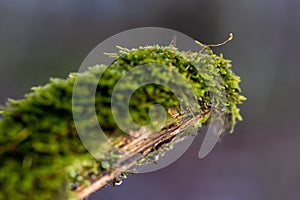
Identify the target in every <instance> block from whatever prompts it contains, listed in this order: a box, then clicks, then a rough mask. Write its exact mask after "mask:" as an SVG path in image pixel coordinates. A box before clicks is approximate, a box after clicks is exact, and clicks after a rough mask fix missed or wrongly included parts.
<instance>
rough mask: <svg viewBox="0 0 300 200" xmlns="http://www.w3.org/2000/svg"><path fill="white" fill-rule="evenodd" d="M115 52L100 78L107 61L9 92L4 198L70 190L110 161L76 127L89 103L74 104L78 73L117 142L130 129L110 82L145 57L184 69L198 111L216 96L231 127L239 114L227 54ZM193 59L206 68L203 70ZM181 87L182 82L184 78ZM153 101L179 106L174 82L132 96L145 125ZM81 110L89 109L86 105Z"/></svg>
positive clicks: (2, 151)
mask: <svg viewBox="0 0 300 200" xmlns="http://www.w3.org/2000/svg"><path fill="white" fill-rule="evenodd" d="M111 56H113V57H115V59H116V60H115V62H114V63H112V64H111V65H110V66H109V67H108V68H107V70H106V71H105V72H104V73H103V75H102V78H101V80H100V81H99V80H98V79H97V78H96V77H97V75H98V74H99V73H101V72H103V68H104V67H105V66H103V65H98V66H94V67H90V68H89V70H88V71H86V72H85V73H81V74H78V73H72V74H70V75H69V77H68V78H67V79H65V80H63V79H50V82H49V83H48V84H47V85H45V86H41V87H35V88H33V92H32V93H30V94H27V95H25V98H24V99H22V100H9V101H8V102H7V104H6V106H5V107H2V111H1V115H2V116H3V119H1V120H0V172H1V173H0V191H1V192H0V199H11V198H13V199H20V200H21V199H33V200H34V199H66V198H71V196H72V195H71V192H70V191H71V190H72V188H73V189H74V188H76V187H77V186H80V185H82V184H89V183H90V182H91V181H93V179H95V177H97V176H99V174H101V171H102V170H103V169H104V168H105V167H106V166H105V165H104V164H105V163H100V162H99V161H97V160H96V159H94V158H93V157H92V156H91V155H90V154H89V153H88V152H87V150H86V149H85V147H84V146H83V145H82V143H81V141H80V139H79V137H78V135H77V133H76V130H75V125H74V121H73V115H72V109H78V110H80V109H84V108H80V107H78V108H76V107H75V108H72V92H73V86H74V82H75V79H77V80H80V84H81V87H80V90H81V91H80V92H81V94H82V96H81V98H82V99H81V100H82V102H85V103H86V104H89V103H90V102H91V100H90V94H89V90H88V88H89V85H90V84H95V83H96V84H98V87H97V91H96V94H95V104H96V105H95V108H96V112H97V117H98V121H99V123H100V124H101V127H102V129H103V130H104V131H105V133H106V134H107V135H109V136H110V137H112V138H113V141H115V142H116V143H117V142H118V141H120V138H122V137H127V136H125V134H124V133H123V132H122V131H121V130H120V129H119V128H118V126H117V125H116V123H115V122H114V119H113V117H112V111H111V106H110V101H111V95H112V92H113V88H114V86H115V84H116V83H117V81H118V80H119V79H120V78H121V77H122V76H123V75H124V74H125V73H126V72H128V71H130V70H132V69H133V68H135V67H136V66H139V65H143V64H151V63H157V64H161V65H164V66H169V69H170V73H172V71H176V72H179V73H180V74H182V75H183V76H184V77H185V79H186V80H187V81H188V82H189V83H190V85H191V86H192V88H193V92H194V94H195V95H196V98H197V101H198V103H199V105H200V106H199V111H198V112H201V111H202V110H206V109H210V107H211V105H212V104H214V105H216V106H225V108H226V113H227V114H228V124H229V126H230V127H231V129H232V128H233V127H234V125H235V123H236V119H238V120H241V119H242V118H241V116H240V114H239V109H238V108H237V107H236V105H237V104H240V103H242V101H243V100H244V99H245V98H244V97H243V96H241V95H240V88H239V86H238V83H239V82H240V79H239V77H238V76H236V75H234V74H233V72H232V71H231V64H230V61H229V60H226V59H224V58H223V56H222V55H220V56H218V55H215V54H213V53H212V52H208V54H199V53H197V52H180V51H178V49H176V48H175V47H172V46H169V47H160V46H147V47H140V48H138V49H131V50H129V49H125V48H120V51H119V54H111ZM195 64H197V65H199V66H200V67H201V68H202V69H203V70H202V71H201V73H199V72H198V71H197V69H196V68H195ZM149 74H152V75H155V76H157V77H159V79H161V80H165V81H168V80H167V79H168V74H166V72H165V71H161V70H160V69H159V68H157V70H153V71H149ZM220 75H221V78H222V80H223V83H220V84H216V83H215V81H214V79H215V78H216V77H217V76H220ZM136 78H137V79H138V78H139V77H136ZM131 87H132V86H131V85H130V84H129V85H124V86H123V89H124V90H126V89H130V88H131ZM176 87H178V88H181V87H185V86H182V85H180V82H179V83H178V85H177V86H176ZM209 88H213V90H211V89H209ZM210 90H211V91H210ZM222 90H224V91H225V96H226V102H218V98H216V99H213V98H212V97H211V95H210V94H211V92H213V93H215V94H218V93H220V91H222ZM120 100H122V96H121V97H120ZM154 103H159V104H161V105H163V106H164V107H165V108H173V109H174V108H176V109H177V108H178V107H179V103H178V101H177V98H176V96H175V95H174V93H173V92H172V91H171V90H170V89H168V88H166V87H164V86H160V85H156V84H149V85H146V86H143V87H141V88H139V89H138V90H137V91H136V92H135V93H134V94H133V96H132V98H131V99H130V114H131V116H132V118H133V120H134V121H135V122H137V123H138V124H140V125H145V124H147V123H149V116H148V111H149V109H150V107H151V106H152V105H153V104H154ZM220 104H222V105H220ZM81 112H84V113H86V114H89V113H91V111H90V110H88V109H86V110H81ZM183 114H184V113H183ZM168 119H171V117H169V118H168ZM206 120H207V119H205V120H202V121H201V122H200V123H205V122H206ZM88 124H89V121H88V119H87V120H86V121H85V122H83V123H82V126H87V130H88V128H89V127H88V126H89V125H88Z"/></svg>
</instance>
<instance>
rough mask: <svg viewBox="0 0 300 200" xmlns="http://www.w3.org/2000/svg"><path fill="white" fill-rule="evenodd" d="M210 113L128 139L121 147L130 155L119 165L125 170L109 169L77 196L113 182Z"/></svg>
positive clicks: (180, 120)
mask: <svg viewBox="0 0 300 200" xmlns="http://www.w3.org/2000/svg"><path fill="white" fill-rule="evenodd" d="M208 114H209V111H207V112H205V113H202V114H199V115H197V116H194V117H181V118H180V119H179V122H178V123H176V124H171V125H169V126H168V127H164V128H163V129H162V130H161V131H160V132H159V133H157V134H154V135H152V136H151V137H149V138H136V139H133V140H131V141H128V143H127V144H126V145H124V146H122V147H121V149H123V150H126V151H127V152H129V153H128V155H125V156H124V157H122V158H121V159H120V160H119V165H120V166H122V170H123V171H118V170H107V171H105V172H103V175H102V176H100V177H99V179H98V180H96V181H95V182H94V183H93V184H91V185H90V186H88V187H79V188H77V190H76V193H77V198H78V199H84V198H85V197H87V196H89V195H90V194H92V193H93V192H95V191H97V190H99V189H101V188H103V187H104V186H106V185H107V184H109V183H111V182H112V181H113V180H114V179H115V178H117V177H119V176H120V175H121V174H122V172H124V171H126V170H128V169H130V168H131V167H133V166H135V165H136V164H137V162H138V161H139V160H140V159H141V158H143V157H145V156H147V155H148V154H149V152H151V151H155V150H157V149H158V148H159V147H160V146H161V145H163V144H168V143H172V142H173V141H174V139H175V138H176V136H178V135H180V134H181V133H183V132H184V131H185V130H186V129H187V128H189V127H192V126H195V125H196V124H197V122H198V121H199V119H200V118H201V117H203V116H205V115H208Z"/></svg>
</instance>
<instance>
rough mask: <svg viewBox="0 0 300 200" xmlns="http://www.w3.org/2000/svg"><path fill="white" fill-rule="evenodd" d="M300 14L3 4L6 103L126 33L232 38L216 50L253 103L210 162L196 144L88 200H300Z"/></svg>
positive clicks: (1, 60) (265, 8) (215, 0)
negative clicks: (161, 30) (146, 29)
mask: <svg viewBox="0 0 300 200" xmlns="http://www.w3.org/2000/svg"><path fill="white" fill-rule="evenodd" d="M63 2H64V3H63ZM299 9H300V1H298V0H252V1H250V0H240V1H234V0H226V1H224V0H206V1H204V0H198V1H191V0H186V1H183V0H182V1H179V0H161V1H158V0H151V1H134V0H105V1H96V0H95V1H78V0H72V1H71V0H66V1H58V0H57V1H56V0H52V1H37V0H27V1H8V0H7V1H4V0H0V94H1V96H0V102H1V103H2V104H3V103H4V102H5V101H6V100H7V98H21V97H22V96H23V94H25V93H27V92H29V91H30V90H29V88H30V87H32V86H36V85H40V84H45V83H46V82H47V81H48V79H49V77H66V76H67V74H68V73H69V72H72V71H77V70H78V68H79V66H80V64H81V62H82V61H83V59H84V58H85V56H86V55H87V54H88V53H89V51H90V50H92V49H93V48H94V47H95V46H96V45H97V44H99V43H100V42H101V41H103V40H105V39H106V38H107V37H109V36H111V35H114V34H116V33H119V32H121V31H124V30H127V29H131V28H136V27H143V26H158V27H165V28H171V29H175V30H177V31H180V32H182V33H185V34H187V35H189V36H191V37H193V38H195V39H198V40H200V41H204V42H206V43H214V42H218V41H223V40H224V38H225V37H226V36H227V34H228V33H230V32H233V33H234V35H235V39H234V41H232V42H231V43H229V44H227V45H225V46H223V47H220V48H217V49H215V51H216V52H223V53H224V55H225V57H227V58H230V59H232V60H233V66H234V71H235V72H236V73H237V74H239V75H240V76H241V77H242V83H241V87H242V89H243V93H244V94H245V95H246V96H247V97H248V100H247V102H246V103H245V104H244V105H243V106H242V107H241V108H242V114H243V116H244V121H243V122H242V123H239V124H238V126H237V127H236V130H235V133H234V134H233V135H229V136H226V137H225V138H224V139H223V140H222V142H221V143H220V144H218V145H217V147H216V148H215V149H214V150H213V152H212V153H211V154H209V156H208V157H207V158H205V159H203V160H200V159H198V157H197V155H198V151H199V148H200V142H201V141H200V140H201V138H197V140H195V142H194V144H193V145H192V146H191V148H190V149H189V150H188V151H187V152H186V153H185V154H184V156H183V157H181V158H180V159H179V160H177V161H176V162H175V163H173V164H172V165H170V166H169V167H167V168H164V169H162V170H160V171H156V172H152V173H148V174H139V175H131V176H130V177H129V178H128V179H126V180H125V183H124V184H123V185H122V186H120V187H117V188H106V189H104V190H101V191H99V192H97V193H96V194H94V195H92V196H91V197H90V198H89V199H91V200H96V199H109V200H114V199H116V200H121V199H122V200H126V199H128V200H130V199H144V200H152V199H156V200H157V199H174V200H177V199H178V200H179V199H187V200H199V199H203V200H240V199H243V200H248V199H249V200H253V199H255V200H266V199H272V200H286V199H288V200H298V199H299V198H300V172H299V169H300V156H299V153H300V145H299V143H300V131H299V127H298V126H299V122H300V121H299V116H298V114H299V111H300V109H299V103H298V102H299V100H300V78H299V75H298V74H299V73H300V66H299V63H300V48H299V45H300V12H299ZM48 181H51V180H48Z"/></svg>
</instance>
